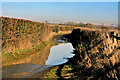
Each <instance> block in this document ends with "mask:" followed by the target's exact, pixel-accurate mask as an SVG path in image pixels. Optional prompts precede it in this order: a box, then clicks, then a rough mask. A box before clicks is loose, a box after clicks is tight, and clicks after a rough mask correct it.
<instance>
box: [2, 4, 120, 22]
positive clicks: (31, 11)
mask: <svg viewBox="0 0 120 80" xmlns="http://www.w3.org/2000/svg"><path fill="white" fill-rule="evenodd" d="M2 16H8V17H16V18H23V19H29V20H33V21H38V22H45V21H46V20H47V21H48V22H56V23H57V22H58V23H64V22H89V23H98V24H101V23H102V22H103V23H105V24H118V2H2Z"/></svg>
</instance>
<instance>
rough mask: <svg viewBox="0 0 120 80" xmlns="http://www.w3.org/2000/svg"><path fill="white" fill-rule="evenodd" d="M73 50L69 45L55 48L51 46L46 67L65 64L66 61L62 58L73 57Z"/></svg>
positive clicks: (60, 45) (65, 44)
mask: <svg viewBox="0 0 120 80" xmlns="http://www.w3.org/2000/svg"><path fill="white" fill-rule="evenodd" d="M73 50H74V48H73V46H72V44H71V43H64V44H59V45H57V46H53V47H52V48H51V50H50V55H49V57H48V60H47V61H46V65H58V64H62V63H65V62H67V59H63V57H65V58H67V57H69V58H70V57H73V56H74V54H72V53H71V52H73Z"/></svg>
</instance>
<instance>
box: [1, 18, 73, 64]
mask: <svg viewBox="0 0 120 80" xmlns="http://www.w3.org/2000/svg"><path fill="white" fill-rule="evenodd" d="M1 20H2V61H3V64H4V63H6V62H12V61H16V60H19V59H23V58H26V57H28V56H30V55H32V54H36V53H38V52H40V51H41V50H42V49H44V48H45V47H46V46H47V45H48V44H51V43H52V38H53V36H55V35H59V34H64V33H63V32H67V31H72V29H73V28H74V27H72V26H62V25H54V24H49V23H40V22H35V21H30V20H24V19H17V18H9V17H1Z"/></svg>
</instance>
